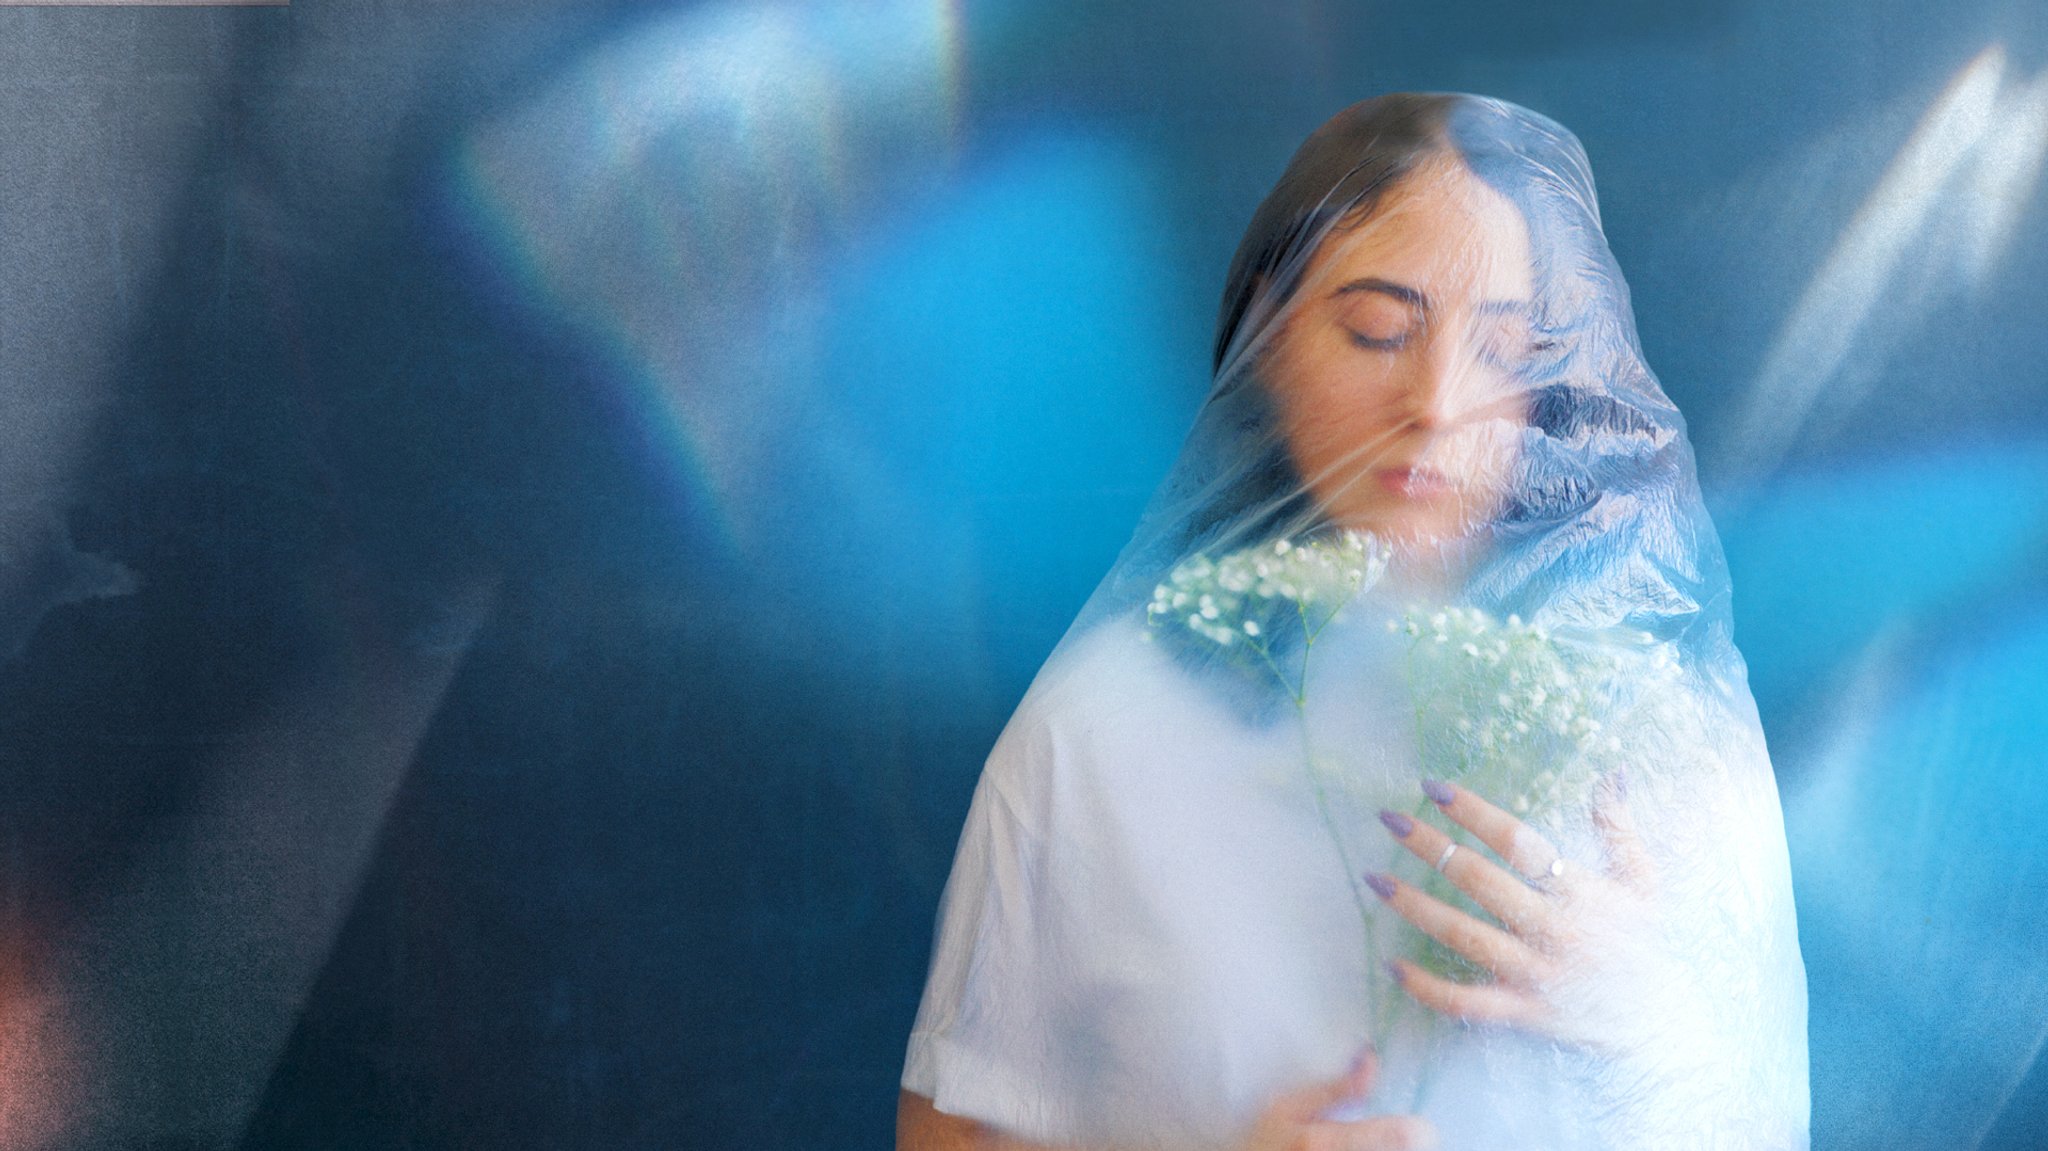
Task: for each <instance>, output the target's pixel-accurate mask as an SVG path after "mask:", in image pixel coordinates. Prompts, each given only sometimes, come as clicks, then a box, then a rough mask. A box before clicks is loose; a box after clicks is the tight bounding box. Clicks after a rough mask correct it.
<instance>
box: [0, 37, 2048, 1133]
mask: <svg viewBox="0 0 2048 1151" xmlns="http://www.w3.org/2000/svg"><path fill="white" fill-rule="evenodd" d="M2044 69H2048V9H2044V8H2043V7H2042V6H2041V5H2039V4H2038V3H2033V2H2031V0H1959V2H1956V3H1950V4H1945V5H1925V4H1911V3H1877V4H1873V3H1865V2H1862V0H1857V2H1848V0H1816V2H1814V3H1809V4H1805V5H1800V6H1790V10H1788V6H1785V5H1770V4H1744V3H1733V2H1713V0H1697V2H1691V3H1677V4H1667V5H1663V6H1661V7H1659V6H1652V5H1644V4H1639V3H1629V2H1624V0H1577V2H1575V3H1568V4H1547V5H1529V4H1525V3H1519V2H1513V3H1491V2H1489V3H1473V4H1469V5H1462V6H1453V5H1446V4H1441V3H1421V2H1410V0H1398V2H1384V3H1371V4H1343V3H1338V2H1335V0H1291V2H1289V0H1282V2H1278V3H1275V2H1270V0H1269V2H1265V3H1259V4H1251V3H1243V4H1230V3H1213V2H1208V0H1177V2H1174V3H1167V2H1164V0H1132V2H1127V3H1119V4H1113V5H1111V4H1098V3H1087V2H1083V0H1053V2H1046V3H1026V2H1023V0H1009V2H1005V0H875V2H873V3H865V4H855V3H852V2H851V0H820V2H817V3H812V4H795V3H783V4H768V3H752V2H747V0H722V2H714V3H690V4H683V3H678V4H668V5H655V4H638V5H628V4H621V3H613V4H609V5H598V4H559V5H542V4H538V3H517V4H508V3H503V2H491V3H485V2H481V0H479V2H476V3H461V4H456V3H437V4H433V5H426V4H419V5H406V4H401V3H374V2H369V0H361V2H353V3H341V2H336V3H321V2H318V0H300V2H299V3H297V4H295V5H294V6H292V7H290V8H275V9H240V10H234V9H197V8H158V9H112V8H97V9H4V10H0V109H4V119H0V124H4V125H5V131H4V132H0V404H4V405H5V406H4V411H5V413H6V419H5V420H4V421H0V657H4V662H0V730H4V737H0V817H4V822H0V848H4V852H0V1136H4V1141H5V1142H6V1143H7V1144H8V1145H9V1146H19V1147H24V1148H45V1147H50V1148H56V1147H63V1148H70V1147H80V1148H124V1149H125V1148H153V1149H160V1151H170V1149H186V1148H227V1147H238V1148H244V1149H249V1151H255V1149H267V1148H295V1149H296V1148H330V1147H331V1148H349V1149H364V1148H384V1147H389V1148H400V1147H404V1148H472V1147H474V1148H492V1149H501V1148H524V1147H533V1148H542V1147H546V1148H571V1147H573V1148H583V1147H588V1148H607V1149H610V1148H637V1147H649V1148H653V1147H661V1148H670V1147H700V1146H701V1147H715V1148H727V1147H748V1148H783V1147H789V1148H796V1147H806V1148H808V1147H886V1146H888V1145H889V1144H890V1140H891V1138H892V1136H891V1131H892V1124H893V1114H894V1106H895V1092H896V1078H897V1075H898V1073H899V1071H900V1069H901V1060H902V1055H903V1048H904V1042H905V1039H906V1033H907V1030H908V1027H909V1023H910V1019H911V1015H912V1013H913V1011H914V1008H915V1006H916V997H917V994H918V991H919V988H920V986H921V983H922V979H923V976H924V971H925V963H926V958H927V954H928V947H929V943H930V938H931V927H932V916H933V913H934V910H935V906H936V902H937V897H938V893H939V887H940V884H941V883H942V882H943V880H944V878H945V876H946V871H947V867H948V865H949V862H950V857H951V852H952V848H953V844H954V838H955V836H956V835H957V833H958V830H959V826H960V820H961V817H962V815H963V814H964V811H965V806H966V801H967V797H968V793H969V790H970V788H971V787H972V785H973V782H974V778H975V774H976V772H977V771H978V769H979V767H980V763H981V759H982V757H983V756H984V755H985V754H986V752H987V749H988V747H989V745H990V743H991V742H992V741H993V739H994V737H995V735H996V732H997V731H998V730H999V728H1000V727H1001V725H1002V723H1003V721H1004V719H1005V718H1006V717H1007V715H1008V713H1009V709H1010V708H1011V707H1012V706H1013V705H1014V703H1015V701H1016V700H1017V698H1018V696H1019V695H1020V694H1021V692H1022V691H1023V689H1024V686H1025V684H1026V683H1027V682H1028V680H1029V678H1030V676H1031V674H1032V673H1033V671H1034V670H1035V669H1036V667H1037V665H1038V663H1039V661H1040V660H1041V659H1042V658H1043V657H1044V655H1045V654H1046V653H1047V651H1049V650H1050V648H1051V647H1052V645H1053V644H1054V643H1055V642H1056V641H1057V640H1058V638H1059V636H1060V634H1061V632H1062V630H1063V629H1064V627H1065V626H1066V623H1067V622H1068V620H1069V619H1070V618H1071V616H1072V614H1073V612H1074V611H1075V610H1076V609H1077V608H1078V607H1079V606H1080V604H1081V602H1082V601H1083V600H1084V599H1085V598H1086V596H1087V595H1088V593H1089V592H1090V590H1091V589H1092V587H1093V584H1094V581H1095V579H1096V578H1097V577H1098V576H1099V574H1100V573H1101V572H1102V571H1104V570H1105V569H1106V568H1107V566H1108V563H1109V561H1110V559H1111V558H1112V557H1113V555H1114V554H1115V552H1116V550H1117V548H1118V547H1119V546H1120V545H1121V544H1122V543H1123V541H1124V539H1125V538H1126V536H1127V534H1128V532H1129V530H1130V528H1131V526H1132V523H1133V521H1134V517H1135V515H1136V513H1137V511H1138V508H1139V507H1140V505H1141V504H1142V502H1143V501H1144V499H1145V497H1146V495H1147V494H1148V493H1149V491H1150V488H1151V485H1152V484H1153V483H1154V482H1155V481H1156V479H1157V478H1158V477H1159V476H1160V475H1161V474H1162V473H1163V471H1164V469H1165V467H1166V464H1167V462H1168V460H1169V459H1170V457H1171V454H1172V452H1173V451H1174V449H1175V447H1176V445H1177V442H1178V437H1179V435H1180V434H1181V433H1182V432H1183V431H1184V430H1185V427H1186V425H1187V422H1188V420H1189V418H1190V417H1191V416H1192V414H1193V411H1194V409H1195V406H1196V405H1197V404H1198V403H1199V401H1200V399H1201V396H1202V393H1203V390H1204V388H1205V386H1206V382H1207V380H1206V375H1205V369H1206V348H1207V340H1208V336H1209V325H1210V323H1211V322H1212V318H1213V315H1214V309H1215V305H1216V297H1217V294H1218V292H1219V291H1220V287H1221V281H1222V273H1223V269H1224V266H1225V264H1226V262H1227V260H1228V257H1229V254H1230V252H1231V249H1232V248H1233V246H1234V245H1235V243H1236V239H1237V234H1238V231H1239V229H1240V228H1241V227H1242V226H1243V224H1244V222H1245V221H1246V220H1247V219H1248V217H1249V214H1250V212H1251V209H1252V207H1253V205H1254V204H1255V203H1256V202H1257V200H1258V198H1259V197H1260V196H1261V195H1262V194H1263V192H1264V190H1265V189H1266V187H1267V186H1268V185H1269V183H1270V182H1271V181H1272V180H1273V178H1274V177H1275V176H1276V175H1277V173H1278V171H1279V168H1280V166H1281V164H1282V163H1283V162H1284V161H1285V159H1286V157H1287V155H1288V154H1289V153H1290V152H1291V151H1292V149H1293V147H1294V146H1295V145H1296V143H1298V142H1299V140H1300V138H1301V137H1302V136H1303V135H1304V134H1305V133H1306V132H1307V131H1308V130H1309V129H1310V128H1311V127H1313V126H1314V125H1316V124H1317V123H1319V122H1320V121H1321V120H1322V119H1323V118H1325V117H1326V116H1328V115H1329V114H1330V113H1332V112H1334V111H1335V110H1336V109H1338V108H1339V107H1341V106H1343V105H1344V104H1347V103H1349V102H1351V101H1354V100H1357V99H1360V98H1363V97H1365V96H1369V95H1372V94H1375V93H1378V92H1382V91H1387V90H1393V89H1418V88H1419V89H1458V90H1467V91H1476V92H1481V93H1486V94H1490V95H1496V96H1501V97H1504V98H1507V99H1510V100H1513V101H1516V102H1518V103H1522V104H1525V105H1528V106H1530V107H1532V108H1535V109H1537V110H1539V111H1542V112H1544V113H1547V114H1549V115H1551V116H1553V117H1555V118H1556V119H1558V120H1560V121H1561V122H1563V123H1564V124H1565V125H1567V126H1568V127H1570V128H1572V129H1573V130H1574V131H1575V132H1577V133H1578V135H1579V136H1580V138H1581V139H1582V140H1583V141H1584V143H1585V145H1586V148H1587V150H1588V152H1589V153H1590V155H1591V157H1592V161H1593V167H1594V172H1595V175H1596V177H1597V179H1598V181H1599V187H1600V192H1601V202H1602V208H1603V212H1604V218H1605V223H1606V226H1607V229H1608V234H1609V237H1610V240H1611V242H1612V245H1613V248H1614V250H1615V253H1616V255H1617V257H1618V259H1619V260H1620V263H1621V266H1622V268H1623V270H1624V272H1625V273H1626V274H1627V275H1628V277H1629V279H1630V283H1631V284H1632V286H1633V289H1634V293H1635V306H1636V314H1637V318H1638V321H1639V324H1640V327H1641V331H1642V337H1643V342H1644V345H1645V347H1646V350H1647V352H1648V354H1649V358H1650V362H1651V364H1652V365H1653V367H1655V368H1656V369H1657V371H1658V372H1659V375H1660V377H1661V378H1662V380H1663V382H1664V384H1665V386H1666V388H1667V390H1668V391H1669V393H1670V394H1671V395H1672V397H1673V398H1674V399H1675V400H1676V401H1677V402H1678V404H1679V405H1680V407H1681V408H1682V409H1683V410H1684V411H1685V412H1686V413H1687V415H1688V418H1689V419H1690V421H1691V426H1692V430H1693V433H1694V436H1695V439H1696V442H1697V443H1698V445H1699V448H1700V454H1701V466H1702V475H1703V479H1704V480H1705V482H1706V484H1707V486H1708V487H1709V489H1710V491H1711V493H1712V496H1711V498H1712V500H1713V501H1714V506H1715V509H1716V513H1717V516H1718V518H1719V521H1720V525H1721V529H1722V532H1723V535H1724V538H1725V541H1726V545H1727V548H1728V551H1729V556H1730V561H1731V565H1732V567H1733V570H1734V575H1735V581H1736V589H1737V595H1738V601H1737V604H1736V618H1737V623H1738V633H1737V640H1738V643H1739V644H1740V646H1741V647H1742V649H1743V651H1744V652H1745V654H1746V655H1747V657H1748V659H1749V661H1750V665H1751V673H1752V678H1753V686H1754V689H1755V692H1756V695H1757V699H1758V702H1759V705H1760V707H1761V709H1762V712H1763V718H1764V723H1765V729H1766V732H1767V733H1768V735H1769V737H1770V739H1771V744H1772V749H1773V754H1774V758H1775V759H1776V762H1777V765H1778V769H1779V778H1780V784H1781V788H1782V789H1783V792H1784V795H1785V805H1786V813H1787V822H1788V830H1789V834H1790V839H1791V846H1792V852H1793V857H1794V864H1795V872H1796V876H1795V877H1796V880H1797V883H1798V888H1797V893H1798V898H1799V903H1800V912H1801V922H1802V941H1803V944H1804V946H1805V949H1806V956H1807V963H1808V970H1809V978H1810V984H1811V989H1812V996H1813V1016H1812V1023H1811V1035H1812V1041H1813V1085H1814V1118H1815V1144H1816V1146H1817V1147H1823V1148H1830V1149H1834V1148H1863V1147H1872V1146H1900V1147H1915V1148H1923V1147H1924V1148H1934V1147H1957V1148H1962V1147H1980V1146H1981V1147H1985V1148H2020V1147H2029V1146H2038V1145H2040V1144H2041V1142H2043V1140H2044V1135H2048V1073H2041V1072H2038V1071H2033V1072H2031V1073H2030V1068H2032V1066H2033V1061H2034V1056H2035V1054H2036V1053H2037V1051H2038V1048H2039V1046H2040V1043H2041V1040H2042V1038H2043V1035H2044V1034H2048V1031H2044V1028H2048V989H2044V987H2043V984H2044V982H2048V974H2044V972H2043V970H2042V964H2041V962H2040V960H2039V959H2038V958H2037V957H2038V956H2039V955H2040V954H2042V949H2043V945H2044V944H2048V911H2044V910H2042V909H2041V908H2040V907H2039V906H2038V905H2039V904H2040V903H2041V901H2040V899H2039V895H2040V892H2041V891H2042V890H2043V880H2044V878H2048V853H2044V851H2043V850H2042V849H2041V848H2040V847H2039V845H2038V834H2037V833H2036V832H2035V830H2034V829H2035V828H2038V827H2039V826H2042V817H2043V816H2044V815H2048V772H2044V771H2043V770H2042V769H2043V768H2044V767H2048V762H2044V760H2048V754H2044V753H2043V751H2042V750H2041V748H2042V747H2043V746H2044V739H2043V737H2044V736H2048V726H2044V724H2048V720H2044V718H2043V717H2044V716H2048V674H2044V671H2048V586H2044V581H2043V575H2042V573H2043V572H2044V571H2048V565H2044V562H2043V561H2044V560H2048V549H2044V543H2048V405H2044V402H2043V401H2044V399H2048V370H2044V369H2043V367H2042V363H2043V361H2044V357H2048V329H2044V327H2043V325H2042V324H2041V322H2040V319H2039V317H2040V316H2041V315H2042V314H2043V313H2044V311H2048V281H2044V277H2043V275H2042V272H2043V270H2044V268H2048V214H2044V213H2048V204H2044V197H2043V195H2042V193H2041V192H2040V189H2039V187H2038V177H2039V174H2040V167H2041V161H2042V156H2043V153H2044V150H2048V85H2044V83H2043V77H2044V76H2048V71H2044Z"/></svg>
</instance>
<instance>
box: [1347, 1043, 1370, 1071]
mask: <svg viewBox="0 0 2048 1151" xmlns="http://www.w3.org/2000/svg"><path fill="white" fill-rule="evenodd" d="M1370 1058H1372V1040H1370V1039H1368V1040H1366V1042H1365V1046H1363V1047H1361V1048H1359V1049H1358V1054H1356V1055H1353V1056H1352V1057H1351V1074H1353V1075H1356V1074H1358V1073H1359V1072H1361V1071H1363V1070H1365V1061H1366V1060H1368V1059H1370Z"/></svg>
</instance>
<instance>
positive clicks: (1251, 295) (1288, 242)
mask: <svg viewBox="0 0 2048 1151" xmlns="http://www.w3.org/2000/svg"><path fill="white" fill-rule="evenodd" d="M1462 98H1463V97H1459V96H1455V95H1449V94H1444V93H1434V92H1430V93H1423V92H1396V93H1393V94H1391V95H1386V96H1380V97H1378V98H1376V99H1372V100H1362V101H1360V102H1359V103H1356V104H1353V105H1351V106H1350V107H1349V108H1346V109H1344V110H1343V111H1342V112H1339V113H1337V114H1336V115H1335V116H1332V117H1330V119H1328V120H1326V121H1324V122H1323V125H1322V126H1321V127H1319V128H1317V129H1316V130H1315V131H1314V132H1312V133H1310V134H1309V137H1308V139H1307V140H1305V141H1303V142H1302V145H1301V147H1300V148H1297V149H1296V150H1295V153H1294V158H1293V159H1291V160H1289V161H1288V163H1287V170H1286V171H1284V172H1282V173H1281V174H1280V180H1279V182H1278V183H1276V184H1274V185H1273V190H1272V191H1270V192H1268V193H1266V198H1265V199H1264V200H1261V201H1260V202H1259V207H1258V210H1257V211H1256V212H1254V213H1252V220H1251V223H1250V224H1249V225H1247V226H1246V227H1245V231H1244V239H1242V240H1241V241H1239V242H1238V245H1237V254H1236V255H1235V256H1233V257H1231V260H1230V273H1229V275H1228V276H1227V277H1225V279H1224V284H1223V307H1222V310H1221V312H1220V313H1219V314H1218V315H1217V318H1216V344H1215V348H1214V352H1213V355H1212V357H1211V363H1210V368H1211V369H1212V370H1214V371H1221V370H1222V369H1223V364H1224V361H1225V358H1226V357H1227V356H1228V355H1229V353H1230V350H1231V344H1232V341H1234V340H1235V339H1236V338H1237V335H1238V332H1239V331H1240V330H1241V329H1242V328H1243V327H1244V321H1245V315H1246V313H1247V312H1248V311H1250V309H1251V307H1252V305H1253V302H1254V300H1255V299H1263V300H1265V301H1267V302H1269V304H1270V306H1271V307H1272V308H1273V310H1276V311H1277V310H1278V308H1279V306H1280V305H1281V304H1282V303H1284V302H1285V301H1286V300H1287V299H1288V298H1289V297H1291V296H1293V294H1294V290H1295V289H1296V288H1297V287H1299V286H1300V282H1301V274H1302V270H1303V269H1304V268H1305V267H1306V266H1307V263H1308V261H1307V259H1306V257H1305V249H1306V248H1308V247H1309V246H1311V245H1313V244H1314V243H1315V242H1317V240H1318V239H1319V238H1320V237H1321V236H1322V235H1323V234H1324V233H1325V232H1326V231H1328V230H1329V229H1330V228H1331V227H1332V226H1334V225H1336V224H1338V223H1339V221H1342V220H1343V219H1345V218H1346V217H1351V218H1353V219H1354V220H1357V219H1359V218H1361V217H1363V216H1364V215H1365V214H1366V213H1369V212H1370V211H1371V210H1372V208H1373V206H1374V205H1375V204H1377V203H1378V202H1379V200H1380V198H1381V197H1382V196H1384V195H1385V194H1386V193H1387V192H1388V191H1390V190H1392V188H1393V187H1394V185H1396V184H1398V183H1400V181H1401V180H1402V178H1403V177H1405V176H1407V175H1408V174H1409V173H1410V172H1412V171H1414V170H1415V168H1416V167H1417V166H1419V165H1420V164H1421V163H1422V162H1423V161H1424V160H1426V159H1428V158H1430V157H1431V156H1434V155H1438V154H1441V153H1443V152H1446V151H1448V150H1450V148H1451V140H1450V137H1449V135H1448V132H1447V125H1448V122H1449V120H1450V114H1451V108H1452V106H1453V105H1454V103H1455V102H1456V101H1457V100H1459V99H1462ZM1268 281H1270V283H1268ZM1262 284H1264V290H1263V291H1262V290H1261V285H1262Z"/></svg>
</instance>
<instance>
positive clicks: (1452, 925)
mask: <svg viewBox="0 0 2048 1151" xmlns="http://www.w3.org/2000/svg"><path fill="white" fill-rule="evenodd" d="M1365 882H1366V885H1367V886H1369V887H1371V888H1372V890H1373V893H1374V894H1375V895H1378V896H1379V897H1380V899H1381V900H1382V901H1384V902H1385V903H1386V904H1387V906H1389V907H1391V908H1393V909H1394V910H1395V911H1397V912H1399V913H1400V915H1401V918H1403V919H1405V920H1407V921H1408V922H1410V923H1412V924H1414V925H1415V926H1416V927H1418V928H1420V929H1421V930H1422V931H1423V932H1424V933H1425V934H1427V935H1428V936H1429V937H1430V938H1432V939H1434V940H1436V941H1437V942H1439V943H1441V944H1443V945H1444V946H1445V947H1448V948H1450V949H1451V950H1453V951H1455V952H1457V953H1458V954H1460V955H1462V956H1464V957H1465V958H1467V959H1469V960H1471V961H1472V962H1474V963H1476V964H1478V965H1479V966H1481V967H1484V968H1486V969H1487V970H1488V971H1491V972H1492V973H1493V974H1494V976H1495V977H1496V978H1498V979H1501V980H1504V981H1506V982H1508V983H1512V984H1515V985H1517V986H1521V987H1534V986H1536V985H1537V984H1539V983H1541V982H1542V981H1543V979H1544V978H1545V976H1546V975H1547V973H1548V971H1549V962H1548V961H1547V960H1545V959H1544V958H1543V956H1541V955H1539V954H1537V952H1536V951H1535V949H1533V948H1531V947H1530V946H1529V945H1528V944H1526V943H1524V942H1522V941H1521V940H1519V939H1516V938H1515V937H1514V936H1512V935H1509V934H1508V933H1507V932H1505V931H1502V930H1501V929H1500V928H1498V927H1495V926H1494V925H1492V924H1491V923H1483V922H1481V921H1479V920H1477V919H1474V918H1473V917H1472V916H1470V915H1467V914H1465V913H1464V912H1462V911H1460V910H1458V909H1457V908H1455V907H1452V906H1450V905H1449V904H1447V903H1445V902H1443V901H1442V900H1440V899H1437V898H1435V897H1434V896H1431V895H1430V894H1429V893H1428V892H1425V891H1423V890H1422V889H1421V888H1419V887H1416V886H1415V885H1414V884H1412V883H1403V882H1401V881H1400V880H1398V879H1395V878H1394V877H1393V876H1391V875H1382V874H1380V873H1378V872H1367V873H1366V875H1365Z"/></svg>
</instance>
